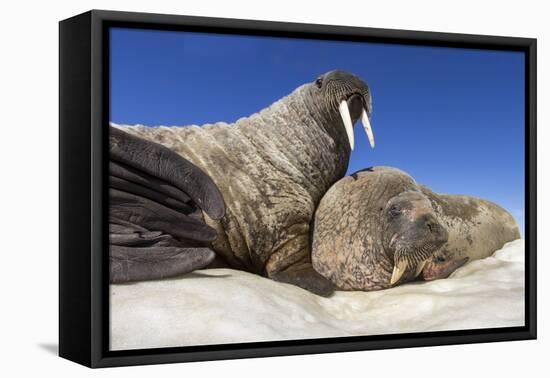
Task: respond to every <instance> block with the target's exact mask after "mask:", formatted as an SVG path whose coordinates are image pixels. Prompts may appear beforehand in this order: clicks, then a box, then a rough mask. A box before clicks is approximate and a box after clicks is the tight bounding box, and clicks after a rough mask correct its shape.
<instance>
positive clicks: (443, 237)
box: [390, 215, 449, 285]
mask: <svg viewBox="0 0 550 378" xmlns="http://www.w3.org/2000/svg"><path fill="white" fill-rule="evenodd" d="M405 234H406V237H405V238H404V240H408V241H409V243H407V244H404V245H401V243H400V242H396V243H395V253H394V268H393V272H392V276H391V279H390V285H394V284H396V283H397V282H399V280H400V279H401V277H403V275H404V274H405V272H407V278H411V279H412V278H416V277H418V276H419V275H420V273H422V270H423V269H424V267H425V266H426V263H427V262H428V261H429V260H430V259H431V258H432V257H433V255H434V253H435V252H436V251H437V250H438V249H439V248H440V247H441V246H443V244H445V243H446V242H447V239H448V236H449V235H448V233H447V230H445V228H444V227H442V225H441V224H439V222H437V220H436V219H435V218H434V217H433V216H432V215H423V216H422V217H420V218H419V219H417V220H416V221H415V222H414V223H413V224H412V227H410V228H408V229H407V231H406V232H405ZM401 237H402V235H401ZM401 237H399V236H398V235H395V236H394V240H399V239H401ZM411 240H416V241H420V240H422V241H423V242H422V244H420V245H415V243H414V242H413V243H410V241H411ZM391 244H393V243H391ZM411 274H412V277H410V275H411Z"/></svg>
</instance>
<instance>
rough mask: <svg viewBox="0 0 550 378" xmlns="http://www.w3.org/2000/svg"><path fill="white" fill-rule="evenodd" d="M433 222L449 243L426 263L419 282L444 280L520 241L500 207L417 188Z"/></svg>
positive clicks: (510, 217) (460, 196) (487, 202)
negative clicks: (430, 208)
mask: <svg viewBox="0 0 550 378" xmlns="http://www.w3.org/2000/svg"><path fill="white" fill-rule="evenodd" d="M421 189H422V192H423V193H424V194H425V195H426V196H427V197H428V198H429V199H430V201H431V203H432V205H433V207H434V209H435V212H436V214H437V218H438V219H439V221H440V222H441V223H442V224H444V225H445V228H446V229H447V231H448V232H449V240H448V241H447V243H445V244H444V245H443V246H442V247H441V248H440V249H439V250H438V251H437V252H436V253H435V254H434V256H433V257H432V258H431V259H430V260H429V261H428V262H427V263H426V266H425V267H424V269H423V270H422V274H421V275H420V278H422V279H424V280H426V281H431V280H436V279H440V278H447V277H448V276H449V275H450V274H451V273H452V272H454V271H455V270H456V269H457V268H459V267H460V266H462V265H464V264H465V263H466V262H468V261H471V260H477V259H482V258H485V257H488V256H491V255H492V254H493V253H494V252H495V251H496V250H499V249H501V248H502V247H503V246H504V244H506V243H508V242H511V241H513V240H516V239H519V238H520V233H519V227H518V225H517V223H516V221H515V219H514V217H513V216H512V215H511V214H510V213H508V212H507V211H506V210H504V209H503V208H502V207H500V206H498V205H496V204H494V203H492V202H489V201H486V200H482V199H479V198H475V197H471V196H462V195H447V194H436V193H434V192H432V191H431V190H430V189H429V188H427V187H425V186H421Z"/></svg>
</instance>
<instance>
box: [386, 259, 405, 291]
mask: <svg viewBox="0 0 550 378" xmlns="http://www.w3.org/2000/svg"><path fill="white" fill-rule="evenodd" d="M408 265H409V264H408V262H407V260H403V261H399V262H398V263H397V264H395V266H394V267H393V273H392V275H391V280H390V285H394V284H395V283H396V282H397V281H399V279H400V278H401V276H402V275H403V273H405V270H407V266H408Z"/></svg>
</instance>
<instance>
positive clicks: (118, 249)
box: [110, 245, 215, 283]
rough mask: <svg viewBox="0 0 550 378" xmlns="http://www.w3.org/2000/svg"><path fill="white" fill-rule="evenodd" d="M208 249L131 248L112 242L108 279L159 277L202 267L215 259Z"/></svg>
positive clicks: (123, 279) (122, 279)
mask: <svg viewBox="0 0 550 378" xmlns="http://www.w3.org/2000/svg"><path fill="white" fill-rule="evenodd" d="M214 257H215V253H214V252H213V251H212V250H211V249H209V248H178V247H153V248H131V247H122V246H118V245H111V255H110V266H111V270H110V282H111V283H122V282H130V281H144V280H153V279H162V278H167V277H172V276H176V275H180V274H185V273H189V272H192V271H194V270H197V269H201V268H204V267H205V266H207V265H208V264H210V263H211V262H212V260H214Z"/></svg>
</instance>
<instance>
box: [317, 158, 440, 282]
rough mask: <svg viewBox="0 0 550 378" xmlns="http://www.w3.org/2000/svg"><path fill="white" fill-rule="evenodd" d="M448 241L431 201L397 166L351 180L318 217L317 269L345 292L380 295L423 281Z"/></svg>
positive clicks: (329, 197)
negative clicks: (422, 275) (379, 292)
mask: <svg viewBox="0 0 550 378" xmlns="http://www.w3.org/2000/svg"><path fill="white" fill-rule="evenodd" d="M446 241H447V231H446V230H445V228H444V227H443V225H442V224H441V223H440V222H439V221H438V219H437V217H436V213H435V210H434V208H433V207H432V204H431V202H430V201H429V199H428V197H427V196H426V195H425V194H424V193H422V190H421V188H420V186H419V185H418V184H417V183H416V182H415V181H414V179H413V178H412V177H411V176H409V175H408V174H406V173H405V172H403V171H400V170H399V169H396V168H391V167H372V168H368V169H365V170H362V171H359V172H356V173H354V174H353V175H351V176H347V177H345V178H343V179H341V180H340V181H338V182H337V183H336V184H334V185H333V186H332V187H331V188H330V189H329V191H328V192H327V193H326V194H325V196H324V197H323V199H322V200H321V203H320V204H319V207H318V208H317V211H316V213H315V223H314V228H313V245H312V261H313V267H314V268H315V269H316V270H317V271H318V272H319V273H321V274H322V275H323V276H325V277H326V278H327V279H329V280H330V281H331V282H332V283H334V284H335V285H336V286H337V287H338V288H339V289H341V290H365V291H368V290H379V289H385V288H389V287H391V286H393V285H396V284H398V283H403V282H406V281H410V280H412V279H414V278H415V277H417V276H418V275H419V274H420V272H421V271H422V269H423V268H424V265H425V263H426V262H427V261H428V260H429V259H430V258H431V257H432V255H433V253H434V252H435V251H436V250H437V249H438V248H440V247H441V246H442V245H443V244H444V243H445V242H446Z"/></svg>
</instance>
